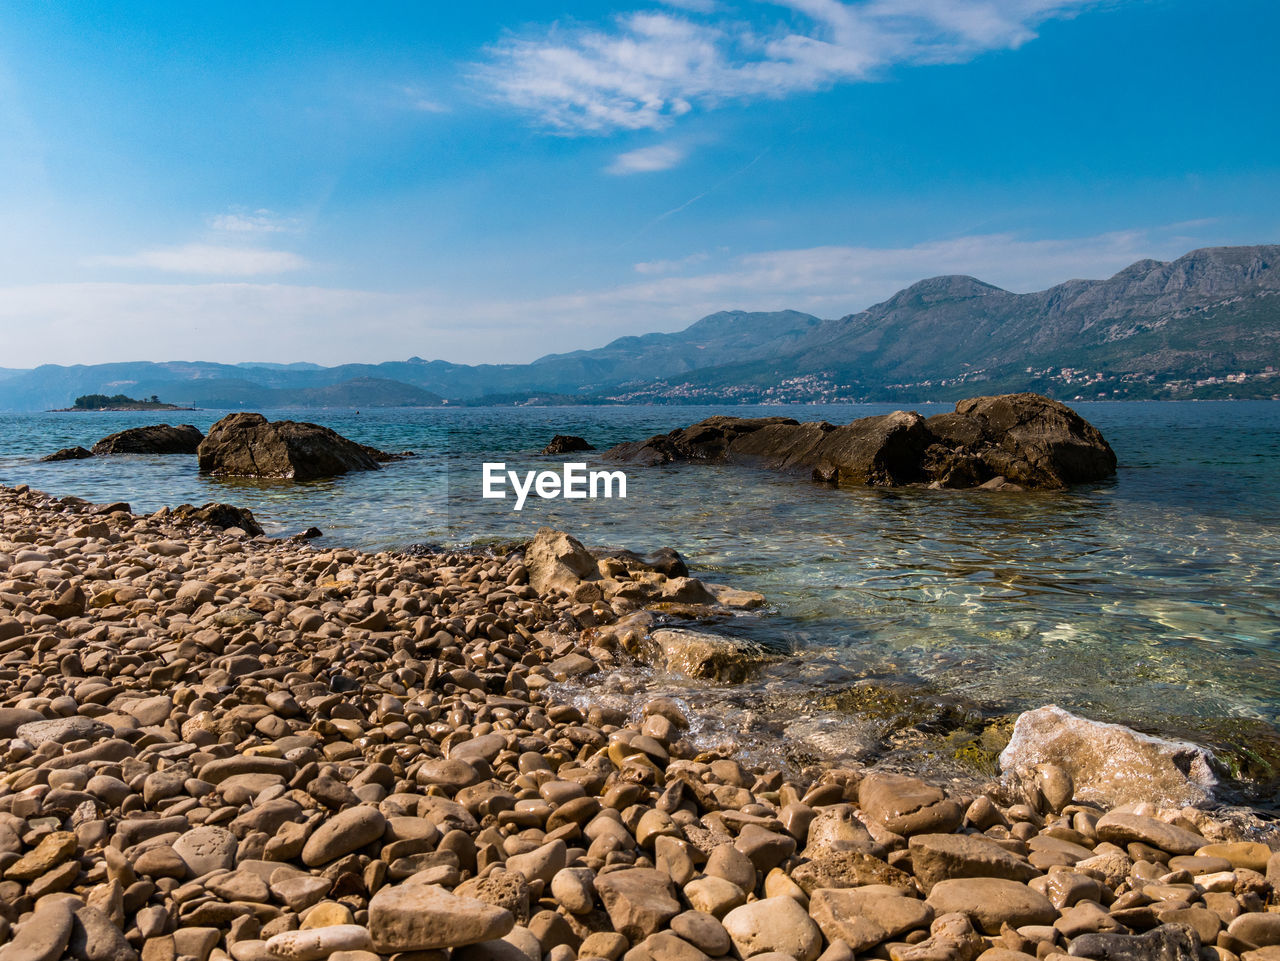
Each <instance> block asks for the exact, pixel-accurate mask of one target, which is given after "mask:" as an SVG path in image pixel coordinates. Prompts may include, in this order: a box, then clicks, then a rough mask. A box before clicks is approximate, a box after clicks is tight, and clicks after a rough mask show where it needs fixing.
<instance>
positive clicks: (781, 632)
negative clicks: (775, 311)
mask: <svg viewBox="0 0 1280 961" xmlns="http://www.w3.org/2000/svg"><path fill="white" fill-rule="evenodd" d="M1072 406H1074V407H1075V409H1077V410H1078V411H1079V412H1080V413H1081V414H1082V415H1083V416H1084V417H1085V418H1087V419H1088V420H1089V421H1091V422H1092V423H1093V424H1094V425H1095V426H1097V427H1098V428H1099V429H1100V430H1101V431H1102V432H1103V434H1104V436H1105V437H1106V438H1107V439H1108V441H1109V442H1110V443H1111V445H1112V447H1113V448H1114V449H1115V451H1116V454H1117V456H1118V458H1119V469H1118V471H1117V474H1116V476H1115V478H1114V479H1111V480H1108V481H1105V482H1102V483H1096V484H1087V485H1082V486H1080V487H1076V488H1073V489H1071V490H1068V491H1059V492H1045V493H1034V492H999V491H936V490H925V489H916V488H906V489H894V490H886V489H846V488H839V489H837V488H832V487H828V486H823V485H818V484H814V483H812V482H810V481H808V480H807V479H802V478H796V477H792V476H788V475H782V474H777V473H773V472H770V471H766V470H757V469H752V468H744V467H737V466H716V465H703V464H684V465H667V466H662V467H648V468H646V467H636V466H633V465H627V466H626V468H625V470H626V474H627V480H626V497H625V498H620V497H614V498H598V499H589V498H587V499H575V500H564V499H546V500H544V499H540V498H538V497H536V495H535V496H532V497H530V498H529V500H528V501H527V502H526V503H525V505H524V507H523V509H522V510H519V511H517V510H515V509H514V505H515V500H514V497H512V496H509V497H508V498H506V499H493V498H490V499H486V498H483V497H482V496H481V494H482V487H483V474H482V470H483V465H484V464H485V463H490V464H497V463H501V464H503V465H505V466H504V468H503V469H504V470H515V471H517V472H518V473H520V474H521V475H523V473H524V472H525V471H529V470H535V471H541V470H557V471H558V470H560V466H561V464H562V463H563V462H564V461H581V462H584V463H586V464H587V465H588V469H603V468H604V466H605V465H603V464H602V463H601V462H600V461H599V460H598V453H592V452H587V453H584V454H581V455H571V456H568V457H565V456H560V457H554V458H551V457H545V456H541V455H539V453H538V451H539V450H540V449H541V448H542V447H543V446H544V445H545V444H546V443H547V441H548V440H549V439H550V438H551V437H552V435H554V434H576V435H580V436H582V437H584V438H586V439H587V440H588V441H589V442H590V443H592V444H593V445H594V446H595V447H596V448H598V449H600V450H603V449H605V448H607V447H609V446H611V445H613V444H616V443H619V442H621V441H624V440H634V439H640V438H645V437H648V436H650V435H653V434H657V433H665V432H666V431H668V430H671V429H673V428H676V427H680V426H684V425H687V424H690V423H693V422H695V421H698V420H701V419H703V418H704V417H708V416H710V415H712V414H733V415H737V416H779V415H782V416H789V417H795V418H797V419H798V420H802V421H814V420H825V421H829V422H831V423H845V422H848V421H850V420H853V419H855V418H858V417H865V416H868V415H871V414H880V413H886V412H888V411H890V410H892V409H895V408H894V407H893V406H892V405H877V404H857V405H806V406H761V407H744V406H730V407H725V406H707V407H540V408H532V407H521V408H510V407H502V408H483V407H475V408H449V407H444V408H430V409H378V410H361V411H355V410H339V409H324V410H308V411H302V412H300V411H296V410H294V411H264V413H266V414H267V416H268V417H269V418H271V419H281V418H293V419H301V420H311V421H314V422H317V423H322V424H324V425H326V426H328V427H332V428H333V429H335V430H337V431H338V432H340V433H342V434H344V435H346V436H348V437H351V438H353V439H355V440H358V441H360V442H362V443H366V444H371V445H373V446H376V447H379V448H382V449H384V450H391V451H413V452H415V455H416V456H414V457H412V458H408V459H405V460H403V461H399V462H395V463H391V464H388V465H386V466H385V467H384V468H383V469H382V470H379V471H376V472H367V473H354V474H348V475H345V476H342V477H337V478H333V479H329V480H322V481H312V482H305V483H294V482H290V481H246V480H217V479H213V478H210V477H205V476H202V475H201V474H200V473H199V472H198V469H197V464H196V459H195V458H194V457H187V456H167V457H151V456H120V457H105V458H94V459H92V460H84V461H68V462H62V463H41V462H40V461H39V458H40V457H41V456H42V455H44V454H47V453H50V452H52V451H54V450H57V449H59V448H62V447H68V446H74V445H82V446H85V447H89V446H92V444H93V443H94V442H95V441H96V440H98V439H99V438H101V437H103V436H104V435H106V434H109V433H112V432H114V431H118V430H123V429H125V428H128V427H134V426H139V425H142V424H146V423H155V422H164V421H168V422H173V423H176V422H183V423H192V424H194V425H196V426H197V427H199V428H201V429H202V430H205V429H207V428H208V427H209V426H210V425H211V424H212V423H213V422H214V421H216V420H217V419H218V418H219V417H221V416H223V415H224V414H225V413H227V412H226V411H217V410H199V411H189V412H162V413H155V412H119V413H111V412H102V413H69V412H68V413H54V412H50V413H0V483H4V484H7V485H14V484H18V483H26V484H30V485H31V486H32V487H34V488H37V489H40V490H44V491H47V492H49V493H52V494H56V495H76V496H79V497H83V498H86V499H89V500H91V501H94V502H99V503H106V502H113V501H127V502H128V503H129V504H130V505H132V507H133V509H134V510H135V511H136V512H150V511H154V510H157V509H159V508H160V507H162V506H165V505H170V506H174V505H177V504H180V503H191V504H197V505H199V504H203V503H207V502H210V501H223V502H229V503H233V504H236V505H238V506H242V507H247V508H249V509H250V510H252V511H253V513H254V514H255V515H256V517H257V518H258V520H259V521H260V523H261V524H262V526H263V527H264V528H265V529H266V530H267V532H268V533H269V534H271V535H290V534H294V533H297V532H299V531H302V530H304V529H306V528H308V527H313V526H314V527H318V528H319V529H320V530H321V531H322V532H323V537H322V538H320V539H319V540H318V541H315V542H314V543H315V544H316V546H317V547H318V548H320V549H324V548H327V547H330V546H342V547H354V548H360V549H363V550H368V551H382V550H402V549H405V548H408V547H410V546H411V545H434V546H437V547H443V548H450V547H459V546H466V547H481V548H486V547H493V546H495V545H502V544H506V543H509V542H511V541H515V540H522V539H527V538H529V537H531V536H532V535H533V534H534V533H535V532H536V531H537V530H538V528H540V527H543V526H551V527H555V528H559V529H563V530H567V531H568V532H570V533H571V534H573V535H574V536H575V537H577V538H578V539H579V540H581V541H583V542H584V543H586V544H588V545H590V546H610V547H625V548H629V549H632V550H635V551H639V552H642V553H643V552H647V551H651V550H653V549H656V548H659V547H673V548H675V549H676V550H678V551H679V552H680V553H681V554H682V555H683V556H684V557H685V558H686V561H687V563H688V565H689V567H690V569H691V572H692V573H693V574H694V575H695V576H697V577H700V578H702V579H704V580H708V581H712V582H716V583H723V584H728V585H731V586H733V587H737V588H742V589H746V590H752V591H758V592H760V593H762V594H763V595H764V596H765V598H766V599H767V604H766V606H765V607H764V608H762V609H760V610H758V611H755V612H751V613H748V614H742V615H737V616H733V617H727V618H722V619H719V620H717V621H715V622H714V623H711V624H701V625H694V626H697V627H698V628H699V629H705V630H711V631H714V632H717V633H720V634H726V635H731V636H734V637H738V638H741V639H743V641H744V642H749V643H753V644H757V645H761V646H763V647H764V648H766V649H768V650H769V651H771V652H774V653H775V654H776V655H777V656H776V659H775V660H773V661H772V662H771V663H768V664H767V665H765V666H764V667H762V668H761V670H760V671H759V674H758V676H757V677H756V678H755V679H753V680H751V681H749V682H748V683H747V684H745V685H734V686H729V685H717V684H713V683H710V682H692V681H687V680H681V679H679V678H673V677H667V676H663V675H660V674H658V673H655V672H653V671H646V670H642V669H635V670H632V671H630V672H629V673H626V672H612V673H607V674H605V675H600V676H597V677H595V678H592V679H588V680H587V681H586V682H584V683H581V684H578V685H577V686H576V687H575V688H574V689H571V690H566V691H565V694H566V696H573V697H580V698H583V699H586V700H590V699H609V698H613V699H617V700H620V701H622V702H625V699H626V698H628V697H635V696H638V695H639V694H648V693H652V692H653V691H655V690H661V691H663V692H666V693H671V694H673V695H675V696H679V697H681V698H683V699H684V701H685V703H686V704H688V705H689V706H690V709H691V711H694V712H697V713H698V714H699V716H700V717H701V718H702V721H701V722H700V724H701V727H700V734H701V736H703V737H704V738H705V739H708V740H716V739H719V741H720V742H724V743H726V744H741V745H744V746H746V747H748V748H752V749H755V750H759V751H764V752H766V753H767V752H772V753H774V754H776V755H779V756H781V757H783V758H784V759H785V760H788V761H790V762H791V763H796V764H803V763H807V762H808V761H810V760H813V761H817V760H821V759H824V758H828V757H831V756H837V757H839V756H848V757H851V758H854V759H859V760H864V761H865V760H884V761H886V762H893V761H894V760H895V759H897V760H898V761H900V762H901V763H903V764H907V763H908V762H907V760H906V759H908V758H910V759H914V760H913V763H922V762H921V760H920V759H921V758H925V759H927V760H926V762H924V763H929V764H933V765H935V766H936V767H937V768H938V770H940V771H943V772H944V773H955V774H956V776H959V775H960V773H963V772H964V771H969V772H970V773H976V774H979V775H980V774H984V773H990V771H989V770H988V769H990V768H992V765H993V764H994V752H995V751H998V749H999V747H1000V745H1001V743H1002V742H1001V732H1002V731H1003V732H1004V736H1005V737H1007V731H1008V727H1009V724H1010V723H1011V719H1012V718H1013V717H1014V716H1016V714H1017V712H1019V711H1022V710H1026V709H1029V708H1034V707H1039V706H1042V705H1044V704H1050V703H1052V704H1057V705H1059V706H1061V707H1064V708H1066V709H1068V710H1071V711H1074V712H1076V713H1079V714H1081V715H1084V716H1087V717H1090V718H1094V719H1096V720H1102V721H1114V722H1118V723H1123V724H1126V725H1129V726H1131V727H1135V728H1137V729H1139V730H1143V731H1148V732H1152V733H1156V734H1160V735H1164V736H1170V737H1178V738H1188V739H1192V740H1196V741H1199V742H1201V743H1205V744H1209V745H1210V746H1213V747H1214V748H1215V749H1216V750H1218V751H1219V755H1220V757H1222V758H1223V759H1224V770H1225V771H1226V772H1227V773H1229V774H1231V775H1233V776H1237V777H1239V778H1240V779H1241V782H1240V783H1242V784H1244V785H1245V786H1246V788H1247V789H1248V791H1249V792H1250V793H1251V794H1252V795H1253V796H1254V797H1255V798H1256V799H1261V798H1274V796H1275V790H1276V788H1277V786H1280V733H1278V731H1280V403H1274V402H1267V401H1257V402H1253V401H1239V402H1236V401H1223V402H1105V403H1104V402H1097V403H1075V404H1073V405H1072ZM914 409H916V410H919V411H920V413H922V414H925V415H926V416H927V415H929V414H933V413H937V412H940V411H943V410H949V409H951V408H950V405H943V404H921V405H918V406H916V407H915V408H914ZM608 466H609V469H614V468H616V466H617V465H608ZM677 626H680V625H677ZM684 626H689V625H684Z"/></svg>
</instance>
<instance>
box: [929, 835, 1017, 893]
mask: <svg viewBox="0 0 1280 961" xmlns="http://www.w3.org/2000/svg"><path fill="white" fill-rule="evenodd" d="M908 847H909V849H910V851H911V871H912V873H913V874H914V875H915V876H916V880H918V881H919V882H920V885H921V887H923V888H924V891H925V894H928V893H929V891H930V890H932V888H933V886H934V885H935V884H937V883H938V882H939V881H946V880H947V879H948V878H1007V879H1008V880H1010V881H1030V880H1031V879H1032V878H1034V877H1037V876H1039V874H1040V872H1039V871H1037V870H1036V869H1035V868H1034V867H1032V866H1031V865H1030V864H1028V863H1027V862H1026V861H1024V860H1023V859H1022V858H1019V857H1018V856H1017V855H1015V854H1013V853H1011V852H1009V851H1007V850H1005V849H1004V848H1002V847H1001V846H1000V845H998V844H996V842H995V841H992V840H991V839H990V838H986V837H983V836H982V835H979V834H917V835H915V836H914V837H912V838H911V840H910V841H909V842H908Z"/></svg>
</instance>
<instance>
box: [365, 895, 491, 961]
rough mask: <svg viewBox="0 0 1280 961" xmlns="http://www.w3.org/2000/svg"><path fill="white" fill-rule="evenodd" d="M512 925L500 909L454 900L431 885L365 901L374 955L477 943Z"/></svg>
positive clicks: (465, 899) (463, 899) (469, 899)
mask: <svg viewBox="0 0 1280 961" xmlns="http://www.w3.org/2000/svg"><path fill="white" fill-rule="evenodd" d="M515 923H516V919H515V916H514V915H512V913H511V912H510V911H508V910H506V909H505V908H500V907H497V906H495V905H492V904H487V903H486V902H484V901H479V900H476V899H475V898H462V897H458V896H457V895H454V894H450V893H449V892H448V891H446V890H445V889H444V888H442V887H440V886H439V885H435V884H401V885H396V886H387V887H383V888H380V889H379V890H378V893H377V894H375V895H374V896H373V898H372V900H370V901H369V930H370V931H371V932H373V947H374V950H375V951H377V952H378V953H379V954H396V953H399V952H402V951H435V950H438V949H440V948H460V947H463V946H464V945H468V944H479V943H480V942H481V941H492V940H494V939H496V938H501V937H503V936H504V935H505V934H507V933H508V932H510V930H511V929H512V928H513V927H515Z"/></svg>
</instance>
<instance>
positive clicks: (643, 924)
mask: <svg viewBox="0 0 1280 961" xmlns="http://www.w3.org/2000/svg"><path fill="white" fill-rule="evenodd" d="M595 888H596V893H597V894H599V895H600V901H601V902H602V903H603V904H604V909H605V911H607V912H608V914H609V921H610V922H611V923H612V924H613V927H614V930H615V931H617V932H618V933H620V934H623V935H625V936H626V937H628V938H629V939H630V940H631V943H632V944H639V943H640V942H641V941H643V940H644V939H645V938H647V937H649V935H651V934H653V933H655V932H656V931H658V930H659V929H660V928H662V927H664V926H665V925H666V924H667V922H668V921H670V920H671V919H672V918H674V917H675V916H676V915H677V914H679V913H680V911H681V907H680V902H679V901H677V900H676V899H675V898H674V897H673V896H672V894H671V879H670V878H669V877H668V876H667V875H666V874H665V873H664V872H662V871H655V870H653V869H652V868H625V869H623V870H621V871H614V872H612V873H610V874H605V875H601V876H600V877H597V878H596V879H595Z"/></svg>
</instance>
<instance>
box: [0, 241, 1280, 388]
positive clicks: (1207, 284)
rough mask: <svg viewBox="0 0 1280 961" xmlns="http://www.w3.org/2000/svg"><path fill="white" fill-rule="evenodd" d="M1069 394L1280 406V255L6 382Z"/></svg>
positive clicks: (1254, 253) (1236, 251)
mask: <svg viewBox="0 0 1280 961" xmlns="http://www.w3.org/2000/svg"><path fill="white" fill-rule="evenodd" d="M1004 390H1038V391H1041V392H1043V393H1047V394H1050V395H1051V396H1058V397H1065V398H1072V397H1084V398H1092V397H1098V396H1106V397H1225V396H1236V397H1271V396H1280V246H1257V247H1213V248H1206V249H1203V250H1196V251H1192V252H1191V253H1189V254H1187V255H1186V256H1184V257H1180V258H1178V259H1177V260H1175V261H1172V262H1170V263H1162V262H1160V261H1155V260H1142V261H1139V262H1137V263H1135V264H1133V265H1132V266H1130V267H1127V268H1126V269H1125V270H1122V271H1121V272H1120V273H1118V274H1116V275H1115V276H1114V277H1111V278H1109V279H1107V280H1070V281H1067V282H1065V283H1062V284H1059V285H1057V286H1056V287H1052V288H1050V289H1049V290H1045V291H1039V292H1036V293H1029V294H1015V293H1011V292H1010V291H1007V290H1001V289H1000V288H999V287H994V286H992V285H991V284H987V283H984V282H982V281H981V280H977V279H975V278H973V277H961V276H949V277H934V278H932V279H929V280H923V281H920V282H919V283H917V284H914V285H912V286H911V287H908V288H907V289H905V290H902V291H900V292H898V293H897V294H895V295H894V296H893V297H891V298H889V299H888V300H886V301H884V302H883V303H881V304H876V305H875V306H873V307H870V308H868V309H867V310H864V311H861V312H860V313H856V314H850V315H848V316H846V317H842V318H840V319H838V320H821V319H819V318H817V317H814V316H812V315H809V314H804V313H800V312H798V311H792V310H784V311H777V312H769V313H764V312H755V313H752V312H745V311H722V312H720V313H716V314H711V315H710V316H708V317H704V318H703V319H702V320H699V321H698V322H697V323H695V324H693V325H692V326H690V327H688V328H686V329H685V330H682V331H678V332H676V333H669V334H660V333H653V334H644V335H642V336H635V337H621V338H619V339H617V340H615V341H613V342H612V343H609V344H607V345H605V346H604V347H599V348H595V349H592V350H578V351H573V352H571V353H566V354H549V355H547V356H545V357H541V358H539V359H537V360H535V361H534V362H532V363H530V364H486V365H479V366H467V365H462V364H451V363H448V362H446V361H440V360H433V361H428V360H423V359H422V358H420V357H412V358H410V359H409V360H405V361H389V362H386V363H382V364H344V365H341V366H338V367H320V366H317V365H315V364H302V363H299V364H259V363H244V364H234V365H232V364H213V363H204V362H171V363H150V362H138V363H125V364H99V365H93V366H74V367H62V366H57V365H46V366H43V367H38V368H36V369H35V370H32V371H8V370H3V369H0V409H20V410H22V409H26V410H30V409H47V408H51V407H66V406H68V405H69V404H70V403H71V402H72V401H73V400H74V399H75V398H76V397H78V396H80V395H82V394H91V393H106V394H116V393H128V394H131V395H133V396H150V395H152V394H156V395H158V396H160V397H162V398H164V399H165V400H166V401H169V402H171V403H175V404H181V405H184V406H195V407H232V408H252V407H288V406H344V407H345V406H350V407H375V406H419V405H432V404H438V403H442V402H443V399H445V398H447V399H448V400H449V401H450V402H455V403H458V402H461V403H486V402H489V403H522V402H523V403H527V402H530V401H539V400H541V401H546V402H571V403H599V402H612V403H617V402H624V403H625V402H639V403H643V402H653V403H688V402H700V401H715V402H758V401H814V400H827V401H830V400H895V401H896V400H902V401H904V402H910V401H916V400H925V399H937V400H946V399H953V398H955V397H959V396H965V395H970V394H975V393H990V392H995V391H1004Z"/></svg>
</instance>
